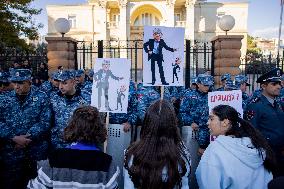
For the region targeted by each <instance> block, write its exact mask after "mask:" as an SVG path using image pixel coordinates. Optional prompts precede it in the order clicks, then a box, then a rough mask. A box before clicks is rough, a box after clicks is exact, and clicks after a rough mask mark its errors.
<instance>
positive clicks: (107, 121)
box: [104, 112, 109, 153]
mask: <svg viewBox="0 0 284 189" xmlns="http://www.w3.org/2000/svg"><path fill="white" fill-rule="evenodd" d="M108 125H109V112H107V116H106V130H107V129H108ZM106 148H107V140H106V141H105V142H104V153H106Z"/></svg>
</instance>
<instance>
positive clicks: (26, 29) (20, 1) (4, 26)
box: [0, 0, 42, 49]
mask: <svg viewBox="0 0 284 189" xmlns="http://www.w3.org/2000/svg"><path fill="white" fill-rule="evenodd" d="M32 1H33V0H1V1H0V48H1V47H21V48H24V49H30V47H29V46H28V45H27V44H26V42H25V40H24V39H21V38H23V37H26V38H29V39H30V40H34V39H37V38H38V29H39V28H41V27H42V24H36V23H35V22H34V21H33V19H32V17H33V15H38V14H40V12H41V10H38V9H35V8H31V7H30V3H31V2H32Z"/></svg>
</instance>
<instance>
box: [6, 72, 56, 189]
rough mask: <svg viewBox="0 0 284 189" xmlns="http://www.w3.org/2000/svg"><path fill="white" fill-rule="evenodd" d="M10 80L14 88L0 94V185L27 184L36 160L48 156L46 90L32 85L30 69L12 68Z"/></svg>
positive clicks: (14, 185)
mask: <svg viewBox="0 0 284 189" xmlns="http://www.w3.org/2000/svg"><path fill="white" fill-rule="evenodd" d="M9 80H10V81H11V82H12V84H13V87H14V91H11V92H9V93H6V94H4V95H3V96H1V97H0V112H1V114H0V140H1V141H2V142H3V143H4V146H3V147H2V149H1V157H2V158H3V159H2V161H3V165H2V166H1V167H0V169H1V173H0V174H1V175H0V180H1V181H0V182H1V183H2V184H3V186H0V188H13V189H14V188H26V186H27V183H28V180H29V179H31V178H32V177H33V176H34V174H35V173H36V161H37V160H41V159H46V158H47V148H48V139H47V136H48V133H49V129H50V116H51V113H50V109H49V104H48V101H46V98H47V96H46V94H45V93H44V92H41V91H37V90H34V89H33V88H32V87H31V71H30V70H28V69H13V70H11V72H10V78H9Z"/></svg>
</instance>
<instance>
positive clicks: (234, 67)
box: [211, 35, 244, 87]
mask: <svg viewBox="0 0 284 189" xmlns="http://www.w3.org/2000/svg"><path fill="white" fill-rule="evenodd" d="M243 38H244V36H243V35H219V36H216V37H214V38H213V39H212V40H211V41H212V42H213V44H214V49H215V52H214V74H215V87H219V86H220V76H221V75H223V74H225V73H230V74H231V75H232V76H235V75H238V74H240V72H241V70H240V68H239V67H240V65H241V60H240V58H241V51H240V49H241V47H242V42H241V40H242V39H243ZM233 78H234V77H233Z"/></svg>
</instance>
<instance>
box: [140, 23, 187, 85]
mask: <svg viewBox="0 0 284 189" xmlns="http://www.w3.org/2000/svg"><path fill="white" fill-rule="evenodd" d="M184 31H185V30H184V28H173V27H172V28H171V27H162V26H144V40H143V85H144V86H183V85H184V81H183V78H184V77H183V68H184V62H185V60H184Z"/></svg>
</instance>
